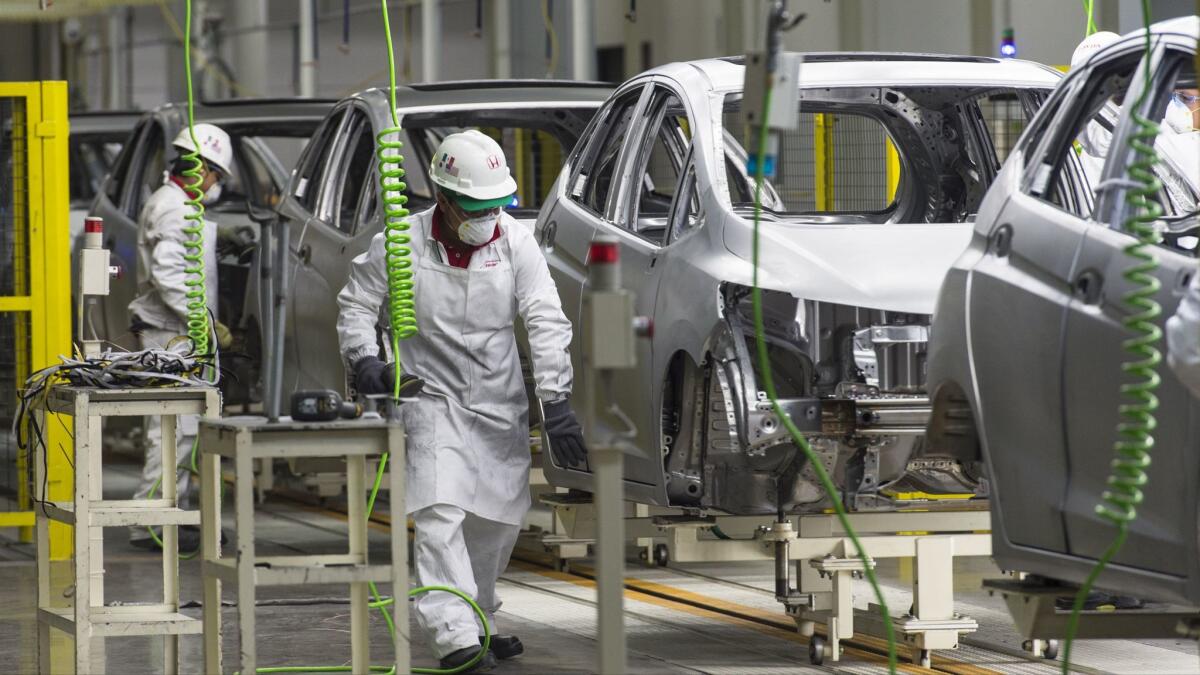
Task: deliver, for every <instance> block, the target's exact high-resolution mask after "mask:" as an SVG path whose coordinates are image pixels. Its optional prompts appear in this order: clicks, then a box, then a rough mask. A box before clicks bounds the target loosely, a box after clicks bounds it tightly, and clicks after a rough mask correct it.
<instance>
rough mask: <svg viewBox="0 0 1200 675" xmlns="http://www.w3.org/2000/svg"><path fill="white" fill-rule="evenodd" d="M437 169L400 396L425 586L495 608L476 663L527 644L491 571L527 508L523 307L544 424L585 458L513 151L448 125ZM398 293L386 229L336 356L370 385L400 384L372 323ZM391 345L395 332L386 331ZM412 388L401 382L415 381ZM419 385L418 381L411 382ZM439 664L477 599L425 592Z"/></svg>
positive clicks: (557, 446)
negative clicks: (523, 218) (508, 626)
mask: <svg viewBox="0 0 1200 675" xmlns="http://www.w3.org/2000/svg"><path fill="white" fill-rule="evenodd" d="M431 164H432V165H431V167H430V171H429V173H430V176H431V178H432V180H433V182H434V183H435V184H436V185H437V186H438V190H437V192H438V194H437V205H436V206H435V207H433V208H432V209H429V210H427V211H425V212H422V213H418V214H414V215H413V216H412V217H411V218H410V225H411V230H410V231H409V234H410V236H411V237H412V245H411V248H412V249H413V251H412V258H413V268H412V269H413V270H415V279H414V281H415V288H414V292H415V303H416V318H417V324H418V327H419V332H418V333H417V334H416V335H415V336H413V337H412V338H411V339H408V340H405V341H403V342H401V343H400V356H401V359H400V364H401V366H402V368H403V370H404V373H405V376H406V377H409V376H415V377H417V378H420V380H422V381H423V382H424V388H423V390H421V392H420V394H419V395H418V398H417V400H416V401H414V402H410V403H406V404H405V405H404V406H403V412H404V424H405V427H406V432H407V435H408V495H407V509H408V512H409V513H410V514H412V517H413V521H414V523H415V528H416V537H415V548H414V551H415V553H414V556H415V560H416V574H417V579H418V581H419V583H420V584H421V585H445V586H451V587H454V588H457V589H459V590H461V591H463V592H464V593H466V594H468V595H470V596H472V597H474V598H475V599H476V601H477V602H478V603H479V605H480V607H481V608H482V609H483V611H484V613H485V614H486V615H487V617H488V623H489V630H490V631H491V633H492V642H491V650H490V652H489V653H488V654H484V655H483V657H482V658H481V659H480V661H479V663H478V664H476V666H475V667H473V668H472V669H471V670H472V671H481V670H487V669H490V668H492V667H493V666H494V665H495V663H496V661H495V659H496V658H500V659H507V658H512V657H515V656H517V655H519V654H521V653H522V652H523V651H524V647H523V646H522V644H521V641H520V640H519V639H517V638H516V637H514V636H510V635H497V634H496V627H495V624H494V621H493V617H494V615H495V613H496V611H497V610H498V609H499V607H500V602H499V600H498V599H497V597H496V579H497V578H498V577H499V576H500V574H501V573H502V572H503V571H504V569H505V568H506V567H507V566H508V559H509V556H510V555H511V553H512V549H513V546H514V545H515V543H516V540H517V535H518V533H519V532H520V527H521V522H522V520H523V519H524V517H525V513H526V511H527V510H528V509H529V468H530V451H529V431H528V421H527V420H528V402H527V399H526V395H525V386H524V378H523V376H522V373H521V364H520V359H519V358H518V353H517V342H516V335H515V333H514V331H513V326H514V322H515V320H516V318H517V317H518V316H519V317H520V318H521V319H522V320H523V321H524V322H525V326H526V329H527V332H528V334H529V354H530V357H531V360H532V362H533V374H534V378H535V379H536V381H537V396H538V398H539V399H540V400H541V401H542V403H543V409H544V413H545V414H544V417H545V425H544V431H545V433H546V437H547V440H548V442H549V444H550V447H551V451H552V452H553V453H554V454H555V458H556V459H557V460H558V463H559V464H560V465H562V466H570V465H578V464H581V463H582V462H583V461H584V459H585V457H586V450H585V448H584V444H583V435H582V432H581V429H580V426H579V423H578V421H577V420H576V417H575V413H574V412H573V411H572V410H571V406H570V403H569V402H568V396H569V395H570V393H571V378H572V371H571V358H570V353H569V351H568V350H569V347H570V344H571V323H570V322H569V321H568V320H567V317H566V316H565V315H564V314H563V311H562V305H561V302H560V301H559V297H558V290H557V289H556V288H555V285H554V281H553V279H551V277H550V270H549V268H548V267H547V265H546V260H545V258H544V257H543V256H542V253H541V250H540V249H539V248H538V245H537V243H536V242H535V241H534V238H533V233H532V232H531V231H530V230H529V229H528V228H526V227H525V226H523V225H521V224H520V223H518V222H517V221H516V220H514V219H513V218H512V217H510V216H509V215H508V214H506V213H505V212H504V211H503V207H504V206H506V205H508V204H510V203H511V202H512V198H513V195H514V194H515V192H516V188H517V186H516V182H515V181H514V180H513V178H512V176H511V175H510V174H509V171H508V162H507V161H506V160H505V157H504V152H503V150H502V149H501V148H500V146H499V144H497V143H496V142H495V141H494V140H492V139H491V138H490V137H488V136H486V135H484V134H483V133H481V132H479V131H466V132H462V133H456V134H451V135H449V136H447V137H446V138H445V139H444V140H443V141H442V143H441V145H440V146H439V147H438V150H437V152H436V153H434V156H433V161H432V163H431ZM387 297H388V271H387V264H386V251H385V241H384V236H383V235H382V234H379V235H376V236H375V238H374V240H372V242H371V246H370V248H369V249H368V250H367V252H366V253H364V254H362V255H360V256H359V257H358V258H356V259H355V260H354V263H353V266H352V268H351V271H350V279H349V282H348V283H347V284H346V287H345V288H344V289H342V292H341V293H340V294H339V295H338V305H339V308H340V311H339V316H338V337H339V340H340V344H341V352H342V356H343V357H344V358H345V359H346V362H347V364H349V365H350V367H351V368H352V369H353V372H354V378H355V383H356V386H357V388H358V390H359V391H360V392H363V393H368V394H370V393H390V392H391V391H392V378H393V377H394V373H395V370H394V369H395V365H394V363H391V362H387V361H385V359H384V358H380V357H381V354H380V352H379V347H378V342H377V339H376V338H377V334H376V324H377V323H378V320H379V316H380V309H381V307H382V306H383V305H384V303H385V302H386V301H387ZM384 342H385V344H386V343H388V341H387V340H384ZM406 388H408V387H407V385H406ZM413 388H416V387H413ZM415 612H416V616H417V620H418V622H419V623H420V625H421V627H422V628H423V629H424V630H425V632H426V633H427V635H428V636H429V637H430V639H431V641H432V645H431V646H432V648H433V651H434V652H435V653H436V655H437V657H438V658H439V659H440V660H441V665H442V667H443V668H455V667H458V666H461V665H463V664H465V663H467V662H469V661H470V660H471V659H473V658H474V657H475V656H476V655H477V654H478V653H479V652H480V649H481V647H480V642H481V636H482V630H483V629H482V627H481V626H478V625H477V622H476V616H475V614H474V612H473V611H472V610H471V608H470V607H468V606H467V605H466V604H465V603H463V602H462V601H461V600H459V599H458V598H456V597H454V596H453V595H450V594H448V593H430V594H425V595H423V596H421V597H419V598H418V599H417V601H416V604H415Z"/></svg>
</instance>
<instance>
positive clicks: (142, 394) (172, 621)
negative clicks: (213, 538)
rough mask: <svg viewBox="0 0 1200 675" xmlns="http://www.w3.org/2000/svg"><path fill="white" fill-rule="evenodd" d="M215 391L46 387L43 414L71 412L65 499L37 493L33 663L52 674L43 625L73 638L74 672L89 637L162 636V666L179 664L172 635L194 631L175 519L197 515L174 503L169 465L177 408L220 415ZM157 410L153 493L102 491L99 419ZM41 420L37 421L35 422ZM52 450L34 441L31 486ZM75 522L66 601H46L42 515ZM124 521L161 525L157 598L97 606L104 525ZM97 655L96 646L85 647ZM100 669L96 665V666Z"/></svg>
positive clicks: (85, 656) (187, 520) (82, 669)
mask: <svg viewBox="0 0 1200 675" xmlns="http://www.w3.org/2000/svg"><path fill="white" fill-rule="evenodd" d="M220 410H221V401H220V394H219V393H218V392H217V390H216V389H213V388H210V387H180V388H174V389H162V388H155V389H87V388H77V387H56V388H55V389H53V390H52V391H51V392H50V395H49V397H48V398H47V400H46V403H45V405H44V407H43V408H42V409H41V410H39V411H38V415H39V418H40V419H39V422H44V420H45V414H46V413H48V412H50V413H62V414H66V415H71V416H72V417H73V418H74V426H75V450H74V454H75V460H74V461H75V499H74V501H72V502H50V501H46V500H45V496H44V495H42V497H41V498H40V505H38V506H37V507H35V509H34V510H35V512H36V514H37V577H38V590H37V595H38V605H37V606H38V611H37V616H38V669H39V670H40V671H41V672H44V673H48V672H52V665H51V662H50V656H51V654H50V627H51V626H53V627H55V628H58V629H59V630H62V631H64V632H66V633H69V634H71V635H72V636H74V639H75V672H77V673H90V672H94V671H93V668H92V664H91V659H92V656H93V651H92V648H91V638H92V637H114V636H121V637H126V636H136V635H162V636H163V638H164V643H163V645H164V647H163V651H164V664H163V672H166V673H177V672H178V671H179V636H180V635H191V634H197V633H199V632H200V629H201V625H200V621H199V620H198V619H194V618H191V617H188V616H185V615H183V614H180V612H179V543H178V542H179V529H178V528H179V526H180V525H198V524H200V514H199V513H198V512H196V511H185V510H183V509H181V508H180V507H179V501H178V500H179V495H177V494H176V481H175V471H176V466H177V461H176V459H177V452H178V448H177V447H176V445H175V426H176V422H177V419H176V416H177V415H204V416H205V417H210V418H212V417H216V416H218V415H219V414H220ZM142 415H159V416H161V417H162V455H163V456H162V467H163V480H162V483H161V486H162V496H161V498H159V499H137V500H132V499H121V500H114V499H103V487H104V472H103V463H102V461H101V445H102V443H101V429H102V423H103V419H104V418H105V417H117V416H142ZM43 428H45V427H44V424H43ZM47 451H49V452H59V451H60V449H59V448H52V449H49V450H48V449H47V448H45V447H41V446H40V445H39V446H38V447H35V448H34V460H33V464H34V467H35V471H36V474H35V478H34V480H35V485H37V486H39V489H40V486H42V485H45V484H46V475H45V469H43V467H44V466H45V460H46V457H45V454H46V452H47ZM52 520H53V521H58V522H61V523H67V524H70V525H74V526H75V546H74V554H75V562H74V566H75V574H74V580H75V595H74V598H75V603H74V607H55V606H53V605H52V603H51V599H50V598H51V593H50V548H49V538H48V536H49V525H50V521H52ZM131 525H144V526H147V527H149V526H161V527H162V542H163V596H162V602H161V603H159V604H137V605H119V606H112V607H110V606H105V604H104V572H105V566H104V528H105V527H129V526H131ZM95 653H96V654H97V656H98V658H99V660H103V651H102V649H97V650H96V652H95ZM100 672H103V669H101V671H100Z"/></svg>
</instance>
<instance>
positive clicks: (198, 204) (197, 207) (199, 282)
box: [183, 0, 212, 354]
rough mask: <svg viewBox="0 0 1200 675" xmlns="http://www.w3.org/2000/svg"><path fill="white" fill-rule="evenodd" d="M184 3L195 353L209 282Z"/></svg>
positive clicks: (190, 314)
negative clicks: (206, 273)
mask: <svg viewBox="0 0 1200 675" xmlns="http://www.w3.org/2000/svg"><path fill="white" fill-rule="evenodd" d="M184 7H185V10H184V11H185V16H184V32H183V64H184V70H185V72H186V80H187V124H188V133H189V134H190V135H191V137H192V148H193V149H192V151H191V152H188V153H184V155H183V159H184V160H185V161H187V162H188V163H190V164H191V166H190V167H188V168H187V169H185V170H184V171H183V175H184V176H187V177H188V178H192V179H194V180H193V181H192V182H191V183H190V184H188V186H187V188H186V189H185V190H184V194H186V195H187V200H186V203H187V204H188V205H189V206H191V207H192V212H191V213H189V214H187V215H185V216H184V219H185V220H188V221H190V223H191V224H190V225H189V226H186V227H184V228H183V231H184V233H185V234H187V235H188V236H189V238H188V239H186V240H185V241H184V242H183V245H184V247H185V248H187V253H184V255H183V259H184V260H186V261H187V262H188V266H187V267H185V268H184V272H185V273H186V274H188V275H189V276H188V278H187V280H186V281H184V284H185V285H187V287H188V290H187V310H188V311H187V328H188V337H189V338H191V340H192V348H193V349H194V350H195V352H196V353H197V354H207V353H209V351H208V347H209V344H208V339H209V334H210V332H211V330H212V327H211V326H209V324H208V285H207V283H206V280H205V273H204V203H203V197H204V194H203V193H202V192H200V185H201V184H202V183H203V182H204V179H202V178H201V177H200V169H201V168H202V167H203V166H204V162H203V161H201V159H200V143H199V142H198V141H197V140H196V111H195V102H194V98H193V93H192V0H187V3H186V4H185V5H184ZM210 170H211V169H210Z"/></svg>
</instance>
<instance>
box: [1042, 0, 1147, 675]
mask: <svg viewBox="0 0 1200 675" xmlns="http://www.w3.org/2000/svg"><path fill="white" fill-rule="evenodd" d="M1090 5H1091V3H1090V2H1085V7H1087V8H1088V9H1089V10H1090V9H1091V7H1090ZM1142 18H1143V21H1144V22H1145V24H1146V48H1145V54H1144V56H1143V58H1142V61H1143V63H1144V64H1145V69H1144V82H1143V86H1142V92H1141V95H1140V96H1139V97H1138V100H1137V102H1135V103H1134V104H1133V109H1132V115H1133V120H1134V124H1135V125H1137V131H1136V132H1135V133H1134V134H1133V136H1132V138H1131V140H1130V147H1131V148H1132V149H1133V153H1134V156H1135V159H1134V161H1133V163H1132V164H1131V165H1130V167H1129V175H1130V176H1131V178H1132V180H1133V183H1134V184H1135V185H1134V186H1133V187H1131V188H1130V189H1129V190H1128V192H1127V193H1126V195H1125V202H1126V204H1127V205H1128V206H1129V217H1128V218H1126V220H1125V222H1124V223H1123V224H1122V226H1123V228H1124V230H1125V232H1127V233H1128V234H1131V235H1133V237H1134V238H1135V240H1136V241H1134V243H1132V244H1130V245H1128V246H1126V247H1125V255H1126V256H1128V257H1129V258H1130V260H1131V261H1132V264H1131V265H1130V266H1129V267H1128V268H1127V269H1126V270H1125V272H1124V273H1123V276H1124V277H1125V279H1126V280H1127V281H1129V282H1130V283H1131V284H1133V286H1134V287H1133V289H1132V290H1130V291H1129V292H1127V293H1126V294H1125V295H1124V297H1123V298H1122V300H1123V302H1124V304H1125V307H1126V308H1127V309H1128V310H1129V312H1130V313H1129V315H1128V316H1126V317H1124V318H1123V319H1122V320H1121V323H1122V325H1124V326H1125V328H1126V329H1128V330H1130V331H1132V332H1133V333H1134V336H1133V337H1131V338H1128V339H1127V340H1125V341H1124V343H1122V346H1123V347H1124V348H1125V351H1126V352H1128V353H1129V355H1130V358H1129V359H1128V360H1127V361H1125V363H1123V364H1121V370H1123V371H1124V372H1125V373H1127V374H1128V375H1131V376H1133V377H1134V378H1136V381H1134V382H1131V383H1126V384H1123V385H1121V393H1122V394H1123V395H1124V396H1125V398H1126V399H1127V401H1128V402H1127V403H1123V404H1121V406H1120V408H1119V409H1118V412H1119V414H1120V417H1121V418H1122V421H1120V422H1118V423H1117V434H1118V436H1119V438H1118V440H1117V442H1116V444H1115V446H1114V450H1115V453H1116V457H1115V458H1114V459H1113V463H1112V468H1113V472H1112V474H1111V475H1110V476H1109V478H1108V489H1107V490H1105V491H1104V494H1103V497H1102V501H1101V503H1100V504H1097V505H1096V514H1097V515H1098V516H1100V517H1101V518H1102V519H1104V520H1106V521H1108V522H1109V523H1112V524H1113V525H1114V526H1116V528H1117V533H1116V535H1115V536H1114V537H1113V540H1112V542H1111V543H1110V544H1109V545H1108V548H1106V549H1105V550H1104V553H1102V554H1101V556H1100V558H1099V559H1098V560H1097V561H1096V564H1095V566H1094V567H1092V571H1091V572H1090V573H1089V574H1088V576H1087V578H1086V579H1085V580H1084V582H1083V585H1081V586H1080V587H1079V591H1078V592H1077V593H1076V594H1075V603H1074V605H1073V606H1072V608H1071V617H1070V619H1069V620H1068V622H1067V633H1066V639H1065V640H1064V641H1063V662H1062V672H1063V673H1064V674H1067V673H1070V668H1071V646H1072V643H1073V642H1074V639H1075V634H1076V632H1077V630H1078V628H1079V616H1080V613H1081V612H1082V611H1083V606H1084V603H1085V602H1086V601H1087V597H1088V594H1089V593H1090V592H1091V590H1092V587H1093V585H1094V584H1095V583H1096V580H1097V579H1098V578H1099V577H1100V574H1101V573H1102V572H1103V571H1104V568H1105V567H1107V566H1108V564H1109V563H1110V562H1111V561H1112V559H1113V558H1114V557H1116V555H1117V552H1119V551H1120V550H1121V547H1122V546H1124V544H1125V540H1126V539H1127V538H1128V536H1129V524H1130V523H1132V522H1133V521H1134V520H1135V519H1137V506H1138V505H1139V504H1141V503H1142V500H1143V498H1144V493H1143V488H1144V487H1145V486H1146V484H1147V483H1148V481H1149V477H1148V476H1147V475H1146V468H1147V467H1148V466H1150V451H1151V450H1152V449H1153V448H1154V429H1155V427H1156V426H1157V420H1156V418H1155V415H1154V413H1155V411H1156V410H1158V397H1157V396H1156V395H1155V393H1154V392H1155V390H1157V389H1158V385H1159V383H1160V382H1161V377H1160V376H1159V374H1158V372H1157V370H1156V369H1157V368H1158V366H1159V364H1160V363H1162V352H1161V351H1160V350H1159V348H1158V343H1159V342H1160V341H1161V340H1162V329H1161V328H1159V326H1158V325H1157V324H1156V323H1155V320H1156V319H1158V318H1159V316H1160V315H1161V314H1162V307H1161V306H1160V305H1159V303H1158V302H1157V301H1156V300H1155V299H1154V297H1155V295H1157V294H1158V291H1159V290H1160V288H1161V286H1162V284H1161V282H1159V280H1158V278H1157V277H1155V276H1154V272H1155V271H1156V270H1157V269H1158V256H1157V255H1156V253H1155V247H1156V246H1158V244H1159V243H1160V242H1161V241H1162V233H1161V232H1160V231H1159V229H1158V228H1157V227H1156V225H1155V224H1156V222H1157V221H1158V220H1159V219H1161V218H1162V215H1163V209H1162V206H1161V205H1159V203H1158V202H1157V201H1156V199H1157V197H1158V195H1159V193H1160V192H1161V191H1162V183H1161V182H1160V181H1159V179H1158V176H1156V175H1155V173H1154V167H1155V165H1156V164H1157V163H1158V156H1157V154H1156V152H1155V149H1154V143H1155V140H1156V139H1157V138H1158V133H1159V125H1158V124H1157V123H1155V122H1154V121H1153V120H1150V119H1147V118H1146V117H1144V116H1143V115H1142V113H1141V110H1142V107H1143V106H1144V105H1145V103H1146V100H1147V98H1148V97H1149V95H1150V93H1151V89H1152V85H1153V75H1152V72H1151V70H1150V61H1151V55H1152V53H1153V51H1152V50H1153V44H1152V41H1151V34H1150V23H1151V15H1150V3H1149V0H1142ZM1089 29H1094V25H1093V24H1091V23H1090V16H1089Z"/></svg>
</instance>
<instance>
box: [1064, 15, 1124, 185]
mask: <svg viewBox="0 0 1200 675" xmlns="http://www.w3.org/2000/svg"><path fill="white" fill-rule="evenodd" d="M1120 39H1121V36H1120V35H1117V34H1116V33H1113V32H1110V31H1106V30H1102V31H1099V32H1096V33H1092V34H1091V35H1089V36H1087V37H1086V38H1084V39H1083V42H1080V43H1079V46H1077V47H1075V51H1074V52H1073V53H1072V54H1071V70H1075V69H1076V68H1078V67H1080V66H1082V65H1083V64H1084V63H1087V61H1088V59H1090V58H1092V55H1093V54H1095V53H1096V52H1099V51H1100V50H1102V49H1104V48H1105V47H1107V46H1109V45H1111V44H1113V43H1114V42H1116V41H1117V40H1120ZM1117 104H1118V105H1119V104H1120V102H1119V101H1117ZM1097 117H1099V113H1097ZM1113 122H1114V123H1116V120H1115V119H1114V120H1113ZM1111 141H1112V132H1111V131H1109V130H1108V129H1107V128H1105V126H1104V125H1103V124H1101V123H1100V122H1098V121H1096V119H1095V118H1093V119H1092V121H1090V122H1088V124H1087V126H1086V127H1084V129H1083V133H1081V134H1080V135H1079V137H1078V138H1076V139H1075V142H1076V150H1077V151H1078V154H1079V163H1080V164H1081V165H1082V166H1083V172H1084V175H1085V176H1087V179H1088V182H1089V183H1090V184H1091V186H1092V189H1095V187H1096V186H1097V185H1099V184H1100V176H1101V174H1103V172H1104V161H1105V159H1106V158H1107V157H1108V145H1109V143H1110V142H1111Z"/></svg>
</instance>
